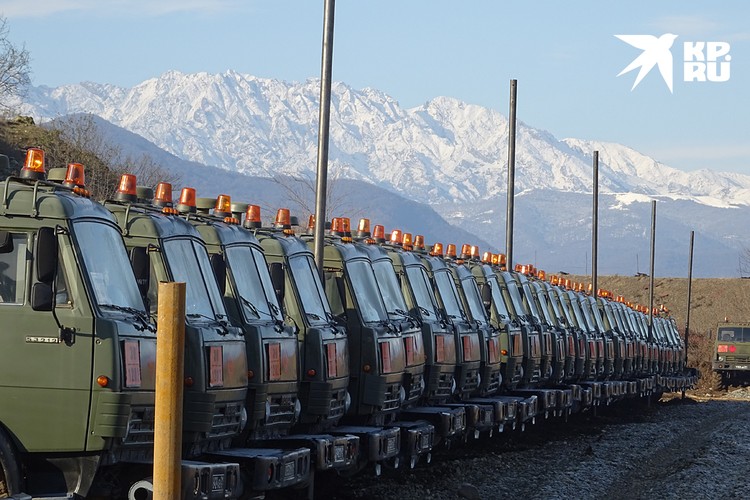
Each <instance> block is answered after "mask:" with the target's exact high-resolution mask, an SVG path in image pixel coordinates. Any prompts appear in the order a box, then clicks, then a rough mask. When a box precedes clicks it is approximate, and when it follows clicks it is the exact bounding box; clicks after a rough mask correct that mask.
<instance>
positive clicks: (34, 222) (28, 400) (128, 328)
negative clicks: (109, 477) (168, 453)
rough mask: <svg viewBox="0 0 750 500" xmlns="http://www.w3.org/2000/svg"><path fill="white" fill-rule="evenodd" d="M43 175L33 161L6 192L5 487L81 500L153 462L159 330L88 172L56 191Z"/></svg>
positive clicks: (1, 280) (1, 239) (1, 394)
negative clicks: (114, 476) (87, 182)
mask: <svg viewBox="0 0 750 500" xmlns="http://www.w3.org/2000/svg"><path fill="white" fill-rule="evenodd" d="M35 155H36V156H35ZM34 163H36V164H37V165H36V167H37V169H36V170H32V169H31V168H30V167H31V166H34V165H33V164H34ZM43 164H44V160H43V152H41V150H37V149H34V150H30V152H29V156H27V166H26V167H25V168H24V170H22V171H21V177H9V178H7V179H6V180H5V181H4V183H3V201H2V205H1V206H0V273H2V274H1V275H0V296H1V297H2V303H0V321H2V322H3V323H4V324H5V325H6V331H5V332H4V336H3V337H4V338H3V347H2V349H0V380H2V381H3V382H2V384H0V398H2V401H3V404H2V405H0V449H1V450H2V453H0V483H2V484H4V485H5V492H4V493H5V494H15V493H21V492H25V493H28V494H32V495H35V496H55V495H61V496H66V495H72V494H76V495H81V496H85V495H87V494H88V493H89V491H90V489H96V488H97V487H98V486H100V484H101V481H102V480H103V479H102V478H103V474H99V473H98V472H100V471H103V470H105V469H106V470H109V471H115V470H118V471H120V472H119V473H121V474H124V472H122V471H123V470H127V468H121V467H120V466H121V465H123V464H126V463H133V462H141V461H150V460H151V459H152V456H153V438H154V436H153V432H154V429H153V424H154V419H153V416H154V387H155V359H156V329H155V327H154V325H153V324H152V323H151V321H150V318H149V316H148V313H147V312H146V309H145V307H144V304H143V300H142V299H141V294H140V292H139V289H138V285H137V283H136V280H135V277H134V275H133V270H132V268H131V266H130V262H129V260H128V255H127V253H126V251H125V246H124V245H123V241H122V236H121V235H120V234H119V233H120V231H119V229H118V227H117V225H116V223H115V220H114V218H113V217H112V214H110V213H109V212H108V211H107V210H106V209H105V208H104V207H103V206H101V205H100V204H98V203H96V202H94V201H92V200H91V199H90V198H89V197H88V196H87V192H86V191H85V188H84V187H83V184H82V176H83V170H82V168H83V167H82V166H81V165H80V164H71V166H72V167H71V168H69V169H68V170H69V172H70V171H71V170H72V171H74V173H75V171H76V170H79V171H80V174H81V178H80V180H77V179H76V178H75V177H70V178H68V179H66V182H65V184H60V183H52V182H49V181H46V180H44V178H45V177H44V171H43ZM113 285H115V286H113ZM14 381H15V382H14ZM22 474H23V475H22ZM92 486H93V488H92Z"/></svg>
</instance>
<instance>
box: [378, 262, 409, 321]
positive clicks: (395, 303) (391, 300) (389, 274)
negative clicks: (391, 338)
mask: <svg viewBox="0 0 750 500" xmlns="http://www.w3.org/2000/svg"><path fill="white" fill-rule="evenodd" d="M372 269H373V271H375V277H376V278H377V280H378V285H380V292H381V293H382V294H383V302H385V308H386V310H387V311H388V315H389V316H396V317H404V316H408V313H407V309H408V307H407V306H406V301H405V300H404V294H403V293H402V292H401V286H399V284H398V280H397V279H396V270H395V269H394V268H393V264H392V263H391V260H390V259H388V260H377V261H375V262H373V263H372Z"/></svg>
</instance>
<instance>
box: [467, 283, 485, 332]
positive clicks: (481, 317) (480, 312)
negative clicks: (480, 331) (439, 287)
mask: <svg viewBox="0 0 750 500" xmlns="http://www.w3.org/2000/svg"><path fill="white" fill-rule="evenodd" d="M461 287H462V288H463V289H464V295H465V296H466V302H467V303H468V304H469V312H470V313H471V317H472V319H473V320H474V321H479V322H480V323H481V324H482V325H486V324H487V323H488V321H487V313H486V312H485V310H484V304H482V297H481V295H479V288H478V287H477V282H476V280H475V279H474V277H473V276H471V275H469V276H466V277H464V278H463V279H462V280H461Z"/></svg>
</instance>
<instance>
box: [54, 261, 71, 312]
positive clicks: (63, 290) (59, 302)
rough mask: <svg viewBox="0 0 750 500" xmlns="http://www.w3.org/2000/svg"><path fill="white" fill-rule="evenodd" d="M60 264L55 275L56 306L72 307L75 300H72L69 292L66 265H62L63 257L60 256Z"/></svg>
mask: <svg viewBox="0 0 750 500" xmlns="http://www.w3.org/2000/svg"><path fill="white" fill-rule="evenodd" d="M58 262H59V263H60V265H59V266H58V268H57V276H55V307H70V306H71V305H72V304H73V302H72V301H71V300H70V294H69V293H68V280H67V279H66V277H65V267H64V266H63V265H62V259H60V258H59V257H58Z"/></svg>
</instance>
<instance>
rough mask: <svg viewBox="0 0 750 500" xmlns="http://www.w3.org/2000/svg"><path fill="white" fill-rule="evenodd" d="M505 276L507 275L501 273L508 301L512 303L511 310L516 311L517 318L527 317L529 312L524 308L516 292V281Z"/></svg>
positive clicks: (518, 293) (519, 294)
mask: <svg viewBox="0 0 750 500" xmlns="http://www.w3.org/2000/svg"><path fill="white" fill-rule="evenodd" d="M505 274H507V273H503V277H504V278H505V286H506V288H507V289H508V294H509V295H510V300H511V301H512V302H513V308H514V309H515V310H516V314H518V315H519V316H526V315H528V314H529V310H528V309H527V308H526V307H525V306H524V303H523V299H522V298H521V293H520V292H519V291H518V283H516V280H514V279H513V277H512V276H511V275H510V274H508V275H507V276H505Z"/></svg>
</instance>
